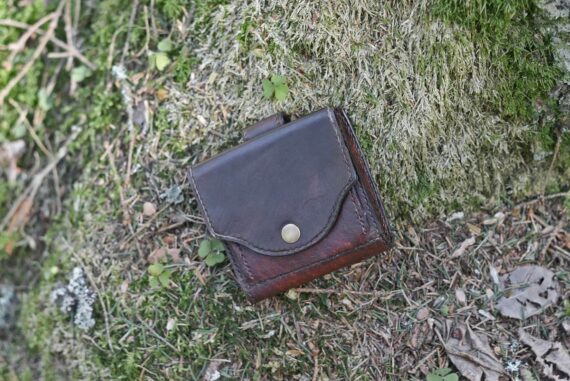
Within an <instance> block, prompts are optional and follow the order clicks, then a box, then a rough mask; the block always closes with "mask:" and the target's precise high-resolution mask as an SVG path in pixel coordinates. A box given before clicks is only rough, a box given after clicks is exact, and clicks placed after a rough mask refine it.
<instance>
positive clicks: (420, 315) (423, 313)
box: [416, 307, 429, 321]
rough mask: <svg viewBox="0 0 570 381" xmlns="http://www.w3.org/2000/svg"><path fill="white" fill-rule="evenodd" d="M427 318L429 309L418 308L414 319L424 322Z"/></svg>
mask: <svg viewBox="0 0 570 381" xmlns="http://www.w3.org/2000/svg"><path fill="white" fill-rule="evenodd" d="M428 317H429V308H427V307H423V308H420V310H419V311H418V314H417V315H416V319H418V320H419V321H422V320H425V319H427V318H428Z"/></svg>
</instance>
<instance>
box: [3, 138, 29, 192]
mask: <svg viewBox="0 0 570 381" xmlns="http://www.w3.org/2000/svg"><path fill="white" fill-rule="evenodd" d="M24 152H26V143H25V142H24V141H23V140H22V139H19V140H15V141H13V142H6V143H3V144H2V145H0V168H5V169H6V174H7V175H8V181H9V182H13V181H15V180H16V176H17V175H18V172H19V169H18V165H17V162H18V160H19V159H20V157H22V155H23V154H24Z"/></svg>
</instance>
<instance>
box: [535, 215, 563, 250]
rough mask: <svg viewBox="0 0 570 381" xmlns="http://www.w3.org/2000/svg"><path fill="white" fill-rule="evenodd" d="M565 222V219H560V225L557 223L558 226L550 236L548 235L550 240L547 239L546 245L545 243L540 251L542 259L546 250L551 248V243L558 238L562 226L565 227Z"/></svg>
mask: <svg viewBox="0 0 570 381" xmlns="http://www.w3.org/2000/svg"><path fill="white" fill-rule="evenodd" d="M564 223H565V221H564V220H563V219H562V220H560V222H559V223H558V225H556V227H555V228H554V230H553V231H552V233H550V236H549V237H548V240H547V241H546V245H544V247H543V248H542V251H541V252H540V259H543V258H544V256H545V255H546V252H547V251H548V249H549V248H550V245H551V244H552V241H554V238H556V236H557V235H558V233H560V230H562V228H563V227H564Z"/></svg>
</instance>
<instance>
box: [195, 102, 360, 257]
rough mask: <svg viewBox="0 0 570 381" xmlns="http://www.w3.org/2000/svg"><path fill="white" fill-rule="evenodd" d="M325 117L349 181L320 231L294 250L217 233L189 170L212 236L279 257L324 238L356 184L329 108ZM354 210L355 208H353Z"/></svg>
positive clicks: (354, 169) (337, 127)
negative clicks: (271, 246) (261, 245)
mask: <svg viewBox="0 0 570 381" xmlns="http://www.w3.org/2000/svg"><path fill="white" fill-rule="evenodd" d="M327 116H328V118H329V120H330V122H331V125H332V129H333V131H334V134H335V137H336V140H337V143H338V146H339V148H340V151H341V154H342V158H343V161H344V164H345V166H346V172H347V173H348V175H349V180H348V182H347V183H346V184H345V186H344V187H343V189H342V190H341V192H340V195H339V196H338V197H337V201H336V202H335V203H334V206H333V209H332V211H331V212H330V214H329V217H328V218H327V222H326V223H325V225H324V227H323V228H322V229H321V230H319V231H318V232H317V233H316V234H315V235H314V236H313V237H312V238H311V239H310V240H309V241H307V243H305V244H304V245H302V246H299V247H297V248H294V249H276V250H271V249H266V248H263V247H260V246H258V245H255V244H253V243H252V242H250V241H248V240H247V239H245V238H243V237H242V236H241V235H233V236H228V235H224V234H220V233H217V232H216V231H215V229H214V224H213V222H212V220H211V219H210V215H209V213H208V209H207V208H206V204H205V203H204V202H203V200H202V197H201V196H200V191H199V189H198V184H197V183H196V179H195V178H194V172H193V171H192V169H190V177H191V180H192V183H193V184H192V185H193V188H194V190H195V191H196V195H197V196H198V197H197V198H198V202H199V203H200V205H201V208H202V210H203V211H204V215H205V216H206V225H207V226H208V228H209V230H210V232H211V233H212V235H213V236H216V237H219V238H223V239H226V240H228V241H232V239H233V240H236V241H234V242H236V243H242V244H243V245H244V246H246V247H249V248H251V249H252V250H254V251H257V252H260V253H261V254H265V255H267V254H269V255H271V253H281V254H280V255H279V256H284V255H287V254H293V253H296V252H299V251H302V250H304V249H306V248H308V247H310V246H312V245H313V244H314V243H315V242H317V241H318V240H320V239H322V238H323V237H324V234H326V232H327V231H328V230H330V228H331V227H332V225H333V224H332V222H331V221H332V220H333V219H334V218H335V217H338V213H339V212H340V205H341V204H342V201H343V200H344V199H345V197H346V195H347V192H348V191H349V190H350V188H351V187H352V186H354V184H355V183H356V182H357V176H356V177H355V176H353V174H356V168H354V165H353V166H352V169H353V171H352V172H351V166H350V162H349V161H348V159H347V156H346V155H347V153H346V150H347V147H346V142H344V139H343V138H342V137H341V132H340V126H339V125H338V122H337V120H336V116H334V115H333V112H332V109H331V108H330V107H329V108H327ZM343 142H344V144H343ZM355 208H356V206H355Z"/></svg>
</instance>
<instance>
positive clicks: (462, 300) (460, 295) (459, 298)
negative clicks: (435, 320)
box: [455, 288, 467, 306]
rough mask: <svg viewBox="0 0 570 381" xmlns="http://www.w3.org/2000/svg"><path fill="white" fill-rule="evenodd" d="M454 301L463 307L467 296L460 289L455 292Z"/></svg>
mask: <svg viewBox="0 0 570 381" xmlns="http://www.w3.org/2000/svg"><path fill="white" fill-rule="evenodd" d="M455 299H457V301H458V302H459V303H460V304H463V305H464V306H465V305H467V296H466V295H465V291H463V289H462V288H458V289H457V290H455Z"/></svg>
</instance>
